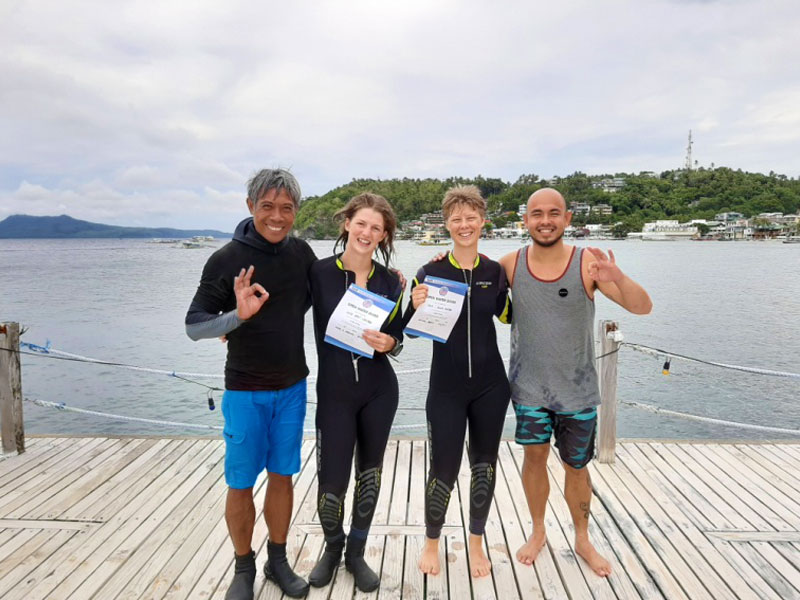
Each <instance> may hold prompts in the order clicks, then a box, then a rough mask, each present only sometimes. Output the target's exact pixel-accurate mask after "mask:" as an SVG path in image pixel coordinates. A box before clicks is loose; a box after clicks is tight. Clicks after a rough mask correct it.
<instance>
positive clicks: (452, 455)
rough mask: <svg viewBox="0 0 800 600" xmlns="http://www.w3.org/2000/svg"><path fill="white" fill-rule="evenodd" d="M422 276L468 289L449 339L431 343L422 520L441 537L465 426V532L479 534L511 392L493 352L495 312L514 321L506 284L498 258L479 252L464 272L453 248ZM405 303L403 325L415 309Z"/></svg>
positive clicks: (417, 280)
mask: <svg viewBox="0 0 800 600" xmlns="http://www.w3.org/2000/svg"><path fill="white" fill-rule="evenodd" d="M426 276H432V277H439V278H443V279H451V280H454V281H461V282H464V283H466V284H468V286H469V289H468V293H467V296H466V297H465V299H464V306H463V307H462V309H461V314H460V316H459V317H458V321H456V324H455V327H454V328H453V331H452V332H451V334H450V337H449V338H448V340H447V342H446V343H444V344H442V343H438V342H434V343H433V359H432V363H431V374H430V387H429V388H428V397H427V400H426V402H425V411H426V414H427V419H428V438H429V442H430V470H429V472H428V482H427V487H426V494H425V525H426V532H425V533H426V535H427V536H428V537H429V538H438V537H439V535H440V533H441V528H442V524H443V523H444V519H445V513H446V512H447V504H448V502H449V500H450V493H451V491H452V489H453V485H454V484H455V481H456V477H457V476H458V469H459V466H460V464H461V454H462V450H463V447H464V436H465V434H466V428H467V425H469V448H468V452H469V461H470V466H471V470H472V485H471V486H470V533H473V534H475V535H481V534H483V530H484V527H485V524H486V518H487V516H488V514H489V508H490V506H491V501H492V494H493V492H494V483H495V475H494V469H495V466H496V464H497V450H498V447H499V446H500V436H501V435H502V432H503V423H504V420H505V414H506V409H507V407H508V401H509V398H510V394H511V391H510V389H509V385H508V379H507V377H506V370H505V367H504V365H503V359H502V358H501V356H500V352H499V350H498V349H497V336H496V333H495V328H494V323H493V322H492V317H494V316H497V317H498V318H499V319H500V321H501V322H503V323H508V322H510V319H511V304H510V301H509V298H508V283H507V281H506V276H505V271H504V270H503V267H501V266H500V264H499V263H497V262H495V261H493V260H490V259H488V258H486V257H485V256H483V255H478V256H477V257H476V259H475V264H474V265H473V267H472V269H471V270H470V269H462V268H461V266H460V265H459V264H458V262H457V261H456V260H455V258H454V257H453V255H452V254H451V253H448V255H447V258H445V259H444V260H440V261H437V262H431V263H428V264H427V265H425V266H424V267H422V268H421V269H420V270H419V272H418V273H417V276H416V277H415V278H414V280H413V281H412V283H411V289H412V290H413V289H414V287H415V286H416V285H418V284H421V283H424V282H425V277H426ZM414 312H415V311H414V305H413V303H412V302H409V303H408V309H407V310H406V312H405V314H404V315H403V322H404V323H408V321H409V320H410V319H411V316H412V315H413V314H414Z"/></svg>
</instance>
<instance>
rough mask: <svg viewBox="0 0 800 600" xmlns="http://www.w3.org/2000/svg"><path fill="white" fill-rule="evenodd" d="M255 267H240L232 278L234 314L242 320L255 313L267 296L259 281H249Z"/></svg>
mask: <svg viewBox="0 0 800 600" xmlns="http://www.w3.org/2000/svg"><path fill="white" fill-rule="evenodd" d="M253 271H255V267H254V266H253V265H250V268H249V269H247V271H245V270H244V269H242V270H241V271H239V275H237V276H236V277H235V278H234V279H233V293H234V294H236V315H237V316H238V317H239V318H240V319H243V320H245V321H246V320H247V319H249V318H250V317H252V316H253V315H254V314H256V313H257V312H258V311H259V310H261V307H262V306H264V302H266V301H267V299H268V298H269V293H268V292H267V290H265V289H264V286H262V285H261V284H260V283H253V284H251V283H250V279H251V278H252V277H253Z"/></svg>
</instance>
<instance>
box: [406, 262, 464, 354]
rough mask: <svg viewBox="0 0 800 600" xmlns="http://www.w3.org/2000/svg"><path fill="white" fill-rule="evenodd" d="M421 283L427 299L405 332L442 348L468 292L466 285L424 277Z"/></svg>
mask: <svg viewBox="0 0 800 600" xmlns="http://www.w3.org/2000/svg"><path fill="white" fill-rule="evenodd" d="M423 283H424V284H425V285H427V286H428V297H427V298H426V299H425V303H424V304H423V305H422V306H420V307H419V308H418V309H417V311H416V312H415V313H414V314H413V316H412V317H411V319H410V320H409V322H408V325H407V326H406V328H405V332H406V333H408V334H410V335H416V336H419V337H424V338H428V339H430V340H433V341H435V342H441V343H443V344H444V343H445V342H446V341H447V338H449V337H450V332H451V331H453V327H455V324H456V321H458V316H459V315H460V314H461V309H462V308H463V306H464V296H465V295H466V293H467V289H469V288H468V286H467V284H466V283H462V282H460V281H452V280H450V279H441V278H439V277H426V278H425V280H424V281H423Z"/></svg>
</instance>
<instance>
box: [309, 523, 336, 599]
mask: <svg viewBox="0 0 800 600" xmlns="http://www.w3.org/2000/svg"><path fill="white" fill-rule="evenodd" d="M343 549H344V534H342V535H341V536H340V537H339V538H338V539H335V540H333V541H330V542H326V543H325V552H323V553H322V556H320V558H319V562H317V564H316V565H314V568H313V569H312V570H311V575H309V576H308V583H310V584H311V585H313V586H314V587H322V586H325V585H328V584H329V583H330V582H331V579H333V574H334V573H335V572H336V568H337V567H338V566H339V563H340V562H341V560H342V550H343Z"/></svg>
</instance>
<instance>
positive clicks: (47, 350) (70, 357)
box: [0, 342, 508, 391]
mask: <svg viewBox="0 0 800 600" xmlns="http://www.w3.org/2000/svg"><path fill="white" fill-rule="evenodd" d="M19 345H20V346H21V347H25V348H29V349H31V350H33V352H24V351H22V350H20V351H19V352H18V353H19V354H24V355H26V356H37V357H39V358H51V359H54V360H66V361H71V362H85V363H91V364H95V365H104V366H107V367H119V368H120V369H128V370H131V371H139V372H143V373H154V374H156V375H167V376H168V377H175V378H177V379H182V380H184V381H190V380H189V379H186V378H188V377H197V378H199V379H223V378H224V377H225V376H224V375H219V374H216V373H190V372H184V371H167V370H165V369H152V368H149V367H139V366H137V365H130V364H127V363H121V362H113V361H108V360H102V359H99V358H91V357H89V356H82V355H80V354H73V353H71V352H64V351H63V350H57V349H55V348H51V347H50V343H49V342H48V344H47V345H46V346H37V345H36V344H29V343H28V342H20V343H19ZM0 350H6V351H8V352H14V350H10V349H8V348H0ZM505 360H506V362H508V359H505ZM428 371H430V368H429V367H423V368H420V369H406V370H403V371H395V375H414V374H418V373H427V372H428ZM306 379H307V380H308V382H309V383H314V382H315V381H316V380H317V378H316V376H314V375H309V376H308V377H307V378H306ZM190 382H191V383H197V382H195V381H190ZM200 385H202V384H200ZM213 389H214V390H219V391H222V390H221V388H213Z"/></svg>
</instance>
